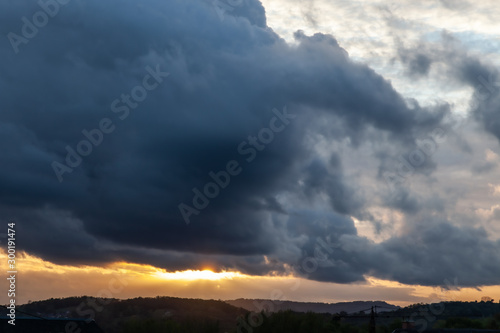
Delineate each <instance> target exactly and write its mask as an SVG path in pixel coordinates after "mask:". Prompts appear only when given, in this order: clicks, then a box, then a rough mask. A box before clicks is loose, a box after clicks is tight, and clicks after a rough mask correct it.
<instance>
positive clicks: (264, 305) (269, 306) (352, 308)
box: [226, 298, 399, 314]
mask: <svg viewBox="0 0 500 333" xmlns="http://www.w3.org/2000/svg"><path fill="white" fill-rule="evenodd" d="M226 303H228V304H230V305H233V306H235V307H240V308H243V309H246V310H248V311H261V310H262V309H263V310H264V311H269V312H277V311H286V310H291V311H295V312H316V313H331V314H334V313H341V312H346V313H358V312H360V311H364V310H367V309H370V308H371V307H372V306H377V307H378V308H377V312H385V311H394V310H398V309H399V306H396V305H392V304H389V303H386V302H383V301H373V302H370V301H355V302H340V303H312V302H292V301H270V300H263V299H243V298H239V299H235V300H231V301H226Z"/></svg>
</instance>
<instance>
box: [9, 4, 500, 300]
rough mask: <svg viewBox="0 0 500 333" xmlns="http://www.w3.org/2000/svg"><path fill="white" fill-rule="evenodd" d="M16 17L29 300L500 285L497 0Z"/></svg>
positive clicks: (14, 162) (442, 291) (14, 7)
mask: <svg viewBox="0 0 500 333" xmlns="http://www.w3.org/2000/svg"><path fill="white" fill-rule="evenodd" d="M0 9H1V10H0V31H1V33H2V35H3V36H4V37H3V38H2V39H1V41H0V59H2V61H0V100H1V101H2V103H1V105H0V149H1V152H2V155H1V158H0V196H1V200H0V221H1V222H2V225H1V226H0V227H1V228H3V229H4V230H0V233H1V234H0V237H1V238H0V241H1V244H0V246H1V250H0V251H1V253H2V256H1V263H0V267H1V269H2V270H3V271H5V272H6V271H7V270H8V267H7V252H6V251H7V235H6V234H7V224H8V223H11V222H15V224H16V225H15V230H16V251H17V252H16V254H17V258H16V265H17V270H18V280H17V292H16V298H17V301H18V302H21V303H23V302H27V301H28V300H39V299H46V298H50V297H66V296H77V295H92V296H104V297H115V298H128V297H138V296H157V295H165V296H178V297H192V298H213V299H235V298H240V297H244V298H280V299H287V300H296V301H319V302H339V301H351V300H385V301H388V302H390V303H393V304H397V305H407V304H412V303H417V302H432V301H439V300H479V299H481V297H484V296H489V297H492V298H494V299H495V300H498V299H500V278H499V277H500V256H498V253H500V226H499V222H500V204H499V199H500V181H499V180H498V173H499V165H500V146H499V140H500V117H499V112H498V110H499V108H500V93H499V91H500V77H499V72H498V69H497V68H498V65H500V58H499V57H498V52H497V50H498V48H499V46H500V23H499V22H498V20H497V18H498V16H499V15H500V5H499V4H498V3H497V2H495V1H493V0H491V1H490V0H485V1H481V2H480V4H475V3H472V2H469V1H465V0H458V1H449V0H440V1H438V0H424V1H418V2H414V1H409V0H408V1H407V0H402V1H398V2H391V1H368V0H360V1H340V0H339V1H336V0H330V1H327V0H309V1H303V0H302V1H298V0H286V1H284V0H262V1H258V0H216V1H212V0H192V1H185V0H169V1H159V0H146V1H141V2H140V3H139V2H137V1H130V0H124V1H106V2H103V1H98V0H87V1H81V0H45V1H44V0H41V1H39V2H35V1H13V0H8V1H3V2H2V3H1V4H0ZM0 287H2V288H4V289H5V290H7V289H8V285H7V283H6V282H5V281H4V282H2V284H1V285H0ZM7 301H8V300H7V297H6V293H4V292H1V293H0V303H2V304H3V303H6V302H7Z"/></svg>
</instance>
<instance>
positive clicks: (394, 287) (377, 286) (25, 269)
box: [0, 252, 500, 306]
mask: <svg viewBox="0 0 500 333" xmlns="http://www.w3.org/2000/svg"><path fill="white" fill-rule="evenodd" d="M0 262H1V264H0V268H1V269H2V270H3V271H4V272H6V271H7V257H6V255H5V253H4V252H2V253H1V256H0ZM16 264H17V271H18V274H17V281H16V302H17V303H18V304H23V303H27V302H28V301H36V300H43V299H48V298H62V297H69V296H82V295H88V296H96V297H112V298H119V299H127V298H134V297H155V296H174V297H185V298H201V299H221V300H228V299H236V298H264V299H278V300H291V301H304V302H325V303H336V302H343V301H356V300H361V301H370V300H374V301H375V300H383V301H386V302H388V303H391V304H395V305H399V306H406V305H409V304H414V303H420V302H422V303H432V302H439V301H474V300H480V299H481V297H484V296H489V297H492V298H493V299H494V300H495V301H498V300H499V299H500V286H486V287H481V288H480V289H479V288H478V289H476V288H462V289H460V290H459V291H457V290H448V291H443V290H441V289H440V288H436V287H427V286H418V285H415V286H413V285H405V284H401V283H397V282H394V281H387V280H381V279H377V278H374V277H370V276H367V277H366V282H363V283H356V284H337V283H327V282H318V281H312V280H307V279H304V278H299V277H294V276H250V275H245V274H241V273H239V272H219V273H214V272H212V271H209V270H204V271H183V272H166V271H165V270H163V269H160V268H156V267H153V266H149V265H140V264H133V263H125V262H117V263H113V264H110V265H107V266H106V267H95V266H82V267H76V266H69V265H57V264H53V263H50V262H48V261H44V260H42V259H40V258H37V257H35V256H32V255H29V254H25V253H18V258H17V261H16ZM452 283H453V282H452ZM2 289H3V290H5V291H7V290H8V286H7V282H6V280H5V279H3V280H2ZM6 302H7V293H6V292H3V293H1V297H0V303H1V304H5V303H6Z"/></svg>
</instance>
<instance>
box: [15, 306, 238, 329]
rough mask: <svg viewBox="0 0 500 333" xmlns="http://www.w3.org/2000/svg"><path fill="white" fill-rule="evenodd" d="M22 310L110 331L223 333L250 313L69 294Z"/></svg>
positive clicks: (231, 307)
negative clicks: (84, 321) (86, 321)
mask: <svg viewBox="0 0 500 333" xmlns="http://www.w3.org/2000/svg"><path fill="white" fill-rule="evenodd" d="M19 310H21V311H24V312H27V313H30V314H34V315H38V316H41V317H44V318H84V319H95V321H96V323H97V324H98V325H99V326H100V327H101V328H102V329H103V330H104V331H105V332H106V333H118V332H134V333H136V332H160V331H161V332H163V331H167V332H172V333H175V332H193V333H219V332H225V331H226V330H227V331H232V330H233V329H234V327H236V320H237V318H238V317H239V316H242V315H245V314H246V313H247V311H246V310H243V309H241V308H237V307H234V306H232V305H230V304H227V303H225V302H223V301H215V300H201V299H186V298H176V297H155V298H142V297H139V298H133V299H127V300H118V299H106V298H95V297H69V298H63V299H48V300H44V301H37V302H32V303H29V304H25V305H22V306H20V307H19Z"/></svg>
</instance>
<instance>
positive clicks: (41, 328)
mask: <svg viewBox="0 0 500 333" xmlns="http://www.w3.org/2000/svg"><path fill="white" fill-rule="evenodd" d="M9 320H10V318H8V317H0V332H1V333H104V331H103V330H101V329H100V328H99V326H97V324H96V323H95V321H93V320H92V321H87V320H85V319H68V318H65V319H59V318H57V319H39V318H19V317H17V318H16V321H15V323H16V325H15V326H14V325H11V324H9V323H8V321H9Z"/></svg>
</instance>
